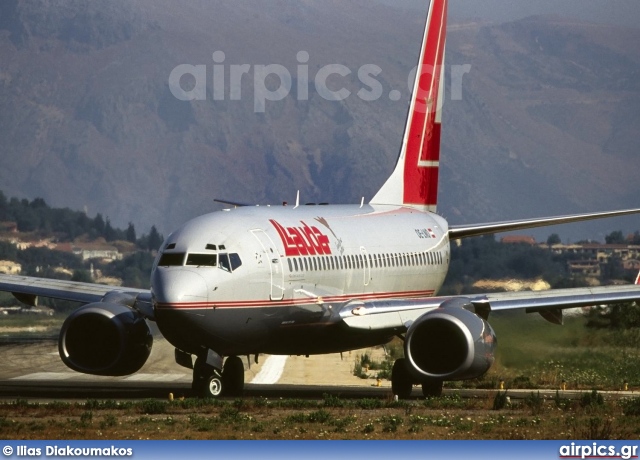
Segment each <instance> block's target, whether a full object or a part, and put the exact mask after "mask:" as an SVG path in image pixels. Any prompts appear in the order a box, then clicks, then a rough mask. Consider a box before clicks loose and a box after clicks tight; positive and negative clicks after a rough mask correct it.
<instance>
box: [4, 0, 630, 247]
mask: <svg viewBox="0 0 640 460" xmlns="http://www.w3.org/2000/svg"><path fill="white" fill-rule="evenodd" d="M422 22H423V19H422V18H421V17H419V16H417V15H415V13H413V12H406V11H402V10H398V9H395V8H393V7H387V6H383V5H378V4H371V3H370V2H367V1H365V0H350V1H347V2H337V1H331V2H326V1H325V2H321V1H319V0H303V1H293V0H279V1H278V2H275V3H263V2H256V1H255V0H238V1H234V2H233V3H229V2H223V1H222V0H194V1H191V2H188V3H186V4H180V5H178V4H175V3H173V2H170V1H169V0H136V1H125V0H113V1H109V2H107V1H95V2H90V3H87V2H83V1H75V0H74V1H65V2H63V3H62V4H58V3H57V2H47V1H44V0H10V1H5V2H2V4H1V5H0V62H2V65H1V66H0V137H1V138H2V139H3V141H4V142H3V144H2V146H1V147H0V152H1V153H0V155H1V158H2V160H3V164H2V166H3V167H2V168H1V169H0V186H1V187H2V189H3V190H5V192H6V193H7V194H8V195H17V196H24V197H27V198H30V199H32V198H35V197H38V196H41V197H44V198H45V199H46V200H47V202H48V203H50V204H52V205H55V206H65V207H66V206H68V207H71V208H74V209H83V208H85V207H86V209H87V210H88V213H89V215H95V213H97V212H101V213H102V214H103V215H105V216H109V218H110V219H111V221H112V222H113V223H114V224H115V225H118V226H120V227H122V226H125V225H126V224H127V222H129V221H131V222H134V223H135V224H136V226H137V227H138V228H140V229H143V230H144V231H146V229H148V228H149V227H150V226H151V225H152V224H154V223H155V224H157V226H158V229H159V230H160V231H161V232H163V233H165V234H166V233H168V232H169V231H171V230H172V229H173V228H175V227H176V226H177V225H179V224H180V223H182V222H183V221H184V220H186V219H188V218H190V217H193V216H195V215H198V214H200V213H203V212H207V211H210V210H213V209H218V208H217V207H216V206H215V205H214V204H213V202H212V200H213V198H214V197H222V198H227V199H233V200H238V201H248V202H258V203H278V202H280V201H283V200H289V201H291V200H293V198H294V197H295V192H296V190H298V189H299V190H300V191H301V196H302V197H303V198H302V199H303V201H314V202H319V201H329V202H334V203H339V202H357V201H359V200H360V197H361V196H365V197H366V198H369V197H371V196H372V195H373V193H374V192H375V191H376V190H377V188H378V187H379V186H380V184H381V183H382V182H383V181H384V180H385V178H386V176H387V175H388V174H389V172H390V170H391V168H392V167H393V164H394V163H395V159H396V155H397V151H398V146H399V143H400V138H401V132H402V125H403V121H404V120H403V119H404V115H405V111H406V103H407V100H408V88H407V83H406V81H407V75H408V73H409V70H410V69H411V68H412V67H413V66H414V65H415V61H416V59H417V58H416V56H417V53H418V40H419V35H420V29H421V27H422ZM639 39H640V31H638V30H634V29H621V28H616V27H613V26H594V25H589V24H581V23H572V22H569V21H566V20H562V19H559V18H552V17H534V18H530V19H527V20H523V21H518V22H515V23H507V24H502V25H491V26H490V25H483V24H457V25H456V24H453V25H452V26H451V28H450V33H449V42H448V50H447V64H448V65H454V64H455V65H463V64H470V65H471V71H470V72H469V73H468V74H466V75H465V76H464V79H463V86H462V96H463V97H462V100H457V101H455V100H454V101H450V100H448V101H447V103H446V105H445V114H444V128H443V129H444V138H443V159H442V162H443V167H442V170H443V177H442V180H441V206H440V211H441V212H442V213H443V214H444V215H445V216H447V217H449V218H450V219H451V220H452V221H453V222H471V221H483V220H501V219H507V218H518V217H528V216H534V215H547V214H556V213H558V214H564V213H570V212H580V211H588V210H600V209H613V208H622V207H634V206H637V205H638V202H637V196H638V195H639V193H638V192H640V185H639V184H638V180H637V177H638V175H639V173H640V162H639V161H636V160H635V159H636V158H637V146H639V145H640V132H639V131H638V130H637V129H635V127H636V126H638V123H639V122H640V83H638V81H639V80H638V73H639V72H638V71H639V69H640V50H638V47H635V46H628V43H638V41H639ZM215 51H224V53H225V61H224V65H225V70H226V71H227V72H228V71H229V67H230V66H232V65H241V64H250V66H251V68H252V70H253V68H254V66H256V65H266V64H273V63H275V64H280V65H282V66H284V67H286V68H287V69H289V71H290V73H291V74H292V76H293V80H292V87H293V88H294V89H295V88H298V86H297V83H298V80H297V79H296V77H297V76H298V77H299V74H298V72H297V66H298V65H299V64H300V63H299V62H298V61H297V60H296V55H297V53H298V52H299V51H306V52H307V53H308V54H309V63H308V70H309V74H310V80H311V87H310V90H309V98H308V99H309V100H296V98H295V97H294V96H295V94H296V92H295V91H292V94H291V95H289V96H288V97H287V98H285V99H284V100H283V101H280V102H267V104H266V111H265V112H264V113H255V112H254V96H255V93H254V90H253V84H252V82H253V72H251V73H250V74H249V75H248V76H245V77H244V78H243V79H242V85H241V86H240V87H235V88H234V89H233V91H232V90H231V88H229V80H227V82H226V83H227V85H226V87H225V98H224V100H223V101H220V100H215V101H214V100H213V85H212V82H211V80H212V75H213V60H212V53H214V52H215ZM371 63H373V64H375V65H377V66H379V67H380V68H381V69H382V73H381V74H380V75H378V76H377V77H376V79H377V80H378V81H379V82H380V83H381V85H382V89H383V96H382V97H381V98H380V99H378V100H375V101H373V102H367V101H363V100H361V99H360V98H359V97H357V96H356V93H357V92H358V90H360V89H365V90H367V89H369V88H368V87H367V86H366V85H364V84H363V83H362V82H361V81H359V79H358V75H357V70H358V69H359V68H360V67H361V66H363V65H366V64H371ZM180 64H192V65H206V69H207V82H208V86H207V100H205V101H198V100H195V101H190V102H184V101H179V100H178V99H176V98H175V97H173V95H172V94H171V92H170V90H169V86H168V80H169V75H170V73H171V71H172V70H173V69H174V68H175V67H176V66H178V65H180ZM328 64H342V65H345V66H347V67H348V68H349V69H351V70H352V74H351V75H349V76H347V77H340V76H336V75H334V76H332V77H330V78H329V80H328V85H329V88H330V89H332V90H338V89H340V88H341V87H344V88H346V89H348V90H350V91H351V93H352V95H351V96H350V97H348V98H347V99H345V100H343V101H339V102H336V101H327V100H325V99H323V98H322V97H321V96H320V95H319V94H318V93H317V92H316V91H315V90H314V89H313V78H314V76H315V74H316V73H317V72H318V70H319V69H320V68H322V67H323V66H325V65H328ZM187 84H188V83H187ZM269 84H270V85H272V84H276V85H277V79H276V80H275V83H274V82H273V81H270V82H269ZM268 87H269V88H273V86H268ZM449 87H450V86H449ZM392 89H397V90H400V91H401V93H402V98H401V99H400V101H398V102H394V101H392V100H390V98H389V97H388V94H389V92H390V91H391V90H392ZM237 91H240V92H241V94H242V97H241V98H240V99H241V100H230V99H231V94H232V93H233V94H237ZM626 222H628V221H626ZM635 222H637V220H636V221H635ZM623 226H624V225H622V224H621V225H614V227H615V228H619V227H623ZM629 227H630V228H629V229H634V228H637V225H634V224H633V223H632V224H630V225H629ZM584 228H586V227H584ZM588 228H589V229H590V230H589V231H588V233H587V234H585V235H582V234H580V235H576V238H579V237H582V236H588V237H598V234H602V233H604V232H607V231H610V230H611V229H612V228H613V227H612V224H611V223H608V224H607V225H606V227H605V228H606V230H600V229H601V228H603V227H598V224H592V225H591V226H590V227H588Z"/></svg>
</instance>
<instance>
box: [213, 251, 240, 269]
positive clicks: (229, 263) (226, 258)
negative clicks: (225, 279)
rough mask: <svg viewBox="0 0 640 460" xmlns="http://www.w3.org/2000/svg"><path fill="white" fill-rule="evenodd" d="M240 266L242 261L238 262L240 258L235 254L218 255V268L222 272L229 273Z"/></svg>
mask: <svg viewBox="0 0 640 460" xmlns="http://www.w3.org/2000/svg"><path fill="white" fill-rule="evenodd" d="M241 265H242V260H240V256H239V255H238V254H237V253H235V252H234V253H231V254H220V255H219V258H218V266H219V267H220V268H221V269H223V270H226V271H228V272H231V271H233V270H237V269H238V267H240V266H241Z"/></svg>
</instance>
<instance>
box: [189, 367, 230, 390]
mask: <svg viewBox="0 0 640 460" xmlns="http://www.w3.org/2000/svg"><path fill="white" fill-rule="evenodd" d="M223 388H224V385H223V382H222V376H221V375H220V372H218V371H217V370H216V369H214V368H213V367H212V366H209V365H208V364H206V363H205V362H204V361H203V360H202V359H200V358H198V359H196V363H195V365H194V366H193V381H192V382H191V389H192V390H193V393H194V394H195V395H196V396H199V397H201V398H215V397H218V396H220V394H221V393H222V390H223Z"/></svg>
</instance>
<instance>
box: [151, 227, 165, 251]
mask: <svg viewBox="0 0 640 460" xmlns="http://www.w3.org/2000/svg"><path fill="white" fill-rule="evenodd" d="M161 244H162V236H160V233H158V229H157V228H156V226H155V225H154V226H153V227H151V231H150V232H149V238H148V240H147V249H148V250H149V251H155V250H157V249H159V248H160V245H161Z"/></svg>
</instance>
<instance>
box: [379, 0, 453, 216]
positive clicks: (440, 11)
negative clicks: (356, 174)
mask: <svg viewBox="0 0 640 460" xmlns="http://www.w3.org/2000/svg"><path fill="white" fill-rule="evenodd" d="M446 31H447V0H431V2H430V5H429V12H428V15H427V22H426V25H425V29H424V37H423V40H422V48H421V49H420V60H419V62H418V67H417V71H416V78H415V82H414V86H413V92H412V95H411V105H410V107H409V114H408V116H407V122H406V126H405V132H404V137H403V139H402V147H401V149H400V155H399V157H398V163H397V164H396V167H395V169H394V171H393V173H392V174H391V176H390V177H389V179H387V181H386V182H385V183H384V185H383V186H382V188H381V189H380V190H379V191H378V193H376V195H375V196H374V197H373V199H372V200H371V204H397V205H410V206H415V207H419V208H421V209H425V210H429V211H433V212H435V210H436V205H437V203H438V172H439V168H440V125H441V120H442V103H443V102H444V66H443V63H444V48H445V41H446V35H447V34H446Z"/></svg>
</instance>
